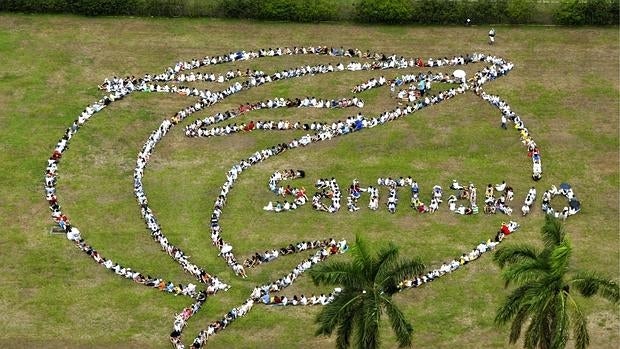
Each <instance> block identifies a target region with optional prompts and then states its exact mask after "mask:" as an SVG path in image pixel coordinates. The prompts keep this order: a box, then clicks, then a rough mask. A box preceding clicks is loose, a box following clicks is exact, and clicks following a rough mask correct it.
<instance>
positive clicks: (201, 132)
mask: <svg viewBox="0 0 620 349" xmlns="http://www.w3.org/2000/svg"><path fill="white" fill-rule="evenodd" d="M363 106H364V102H363V101H362V100H360V99H359V98H357V97H354V98H350V99H349V98H341V99H331V100H327V99H325V100H324V99H316V98H315V97H305V98H304V99H299V98H296V99H294V100H291V99H285V98H281V97H280V98H274V99H269V100H267V101H262V102H258V103H252V104H250V103H246V104H242V105H240V106H239V107H238V108H236V109H233V110H227V111H225V112H223V113H217V114H215V115H212V116H208V117H206V118H204V119H198V120H196V121H194V122H193V123H191V124H189V125H187V126H186V127H185V135H186V136H188V137H212V136H226V135H229V134H232V133H237V132H242V131H245V132H249V131H253V130H255V129H258V130H280V131H282V130H293V129H305V130H308V129H309V127H310V126H308V125H302V124H301V123H299V122H292V121H289V120H279V121H277V122H275V121H261V120H258V121H256V122H254V120H250V122H248V123H247V124H246V123H244V122H242V123H240V124H239V125H237V124H236V123H235V124H232V125H231V124H228V125H226V126H219V127H213V128H209V126H210V125H212V124H214V123H216V122H217V121H216V120H220V121H221V120H229V119H232V118H235V117H237V116H241V115H243V114H244V113H247V112H249V111H253V110H259V109H276V108H302V107H308V108H310V107H312V108H348V107H358V108H362V107H363Z"/></svg>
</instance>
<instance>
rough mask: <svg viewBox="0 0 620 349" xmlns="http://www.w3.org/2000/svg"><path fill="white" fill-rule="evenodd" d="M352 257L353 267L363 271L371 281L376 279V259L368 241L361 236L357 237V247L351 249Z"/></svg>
mask: <svg viewBox="0 0 620 349" xmlns="http://www.w3.org/2000/svg"><path fill="white" fill-rule="evenodd" d="M350 251H351V256H352V257H353V265H355V266H356V267H357V268H358V269H359V270H363V271H364V273H366V275H368V278H367V279H369V280H373V279H374V275H375V270H374V269H375V265H376V259H375V258H374V257H373V256H372V254H371V249H370V247H369V246H368V243H367V242H366V240H364V239H363V238H362V237H361V236H359V235H357V236H356V237H355V245H353V247H351V249H350Z"/></svg>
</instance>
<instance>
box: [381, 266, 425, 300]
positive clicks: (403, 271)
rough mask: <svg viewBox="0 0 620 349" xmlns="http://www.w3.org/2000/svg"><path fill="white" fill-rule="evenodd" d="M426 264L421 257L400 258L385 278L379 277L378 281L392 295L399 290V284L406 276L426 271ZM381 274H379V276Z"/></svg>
mask: <svg viewBox="0 0 620 349" xmlns="http://www.w3.org/2000/svg"><path fill="white" fill-rule="evenodd" d="M425 268H426V266H425V265H424V263H422V260H421V259H420V258H408V259H404V260H400V261H399V262H398V263H397V264H396V265H395V266H393V268H392V269H391V270H390V272H389V273H386V275H384V278H383V279H378V280H377V281H376V282H377V283H379V284H380V285H381V287H382V288H383V290H384V291H385V292H386V293H387V294H389V295H392V294H394V293H396V292H397V291H398V284H399V283H400V282H401V281H403V280H404V279H406V278H409V277H411V276H413V275H417V274H420V273H422V272H423V271H424V269H425ZM378 275H379V274H377V276H378Z"/></svg>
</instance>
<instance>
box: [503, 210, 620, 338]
mask: <svg viewBox="0 0 620 349" xmlns="http://www.w3.org/2000/svg"><path fill="white" fill-rule="evenodd" d="M541 234H542V240H543V243H544V248H543V249H542V250H539V249H537V248H535V247H532V246H530V245H526V244H522V245H509V246H505V247H501V248H499V249H498V250H497V252H496V253H495V255H494V257H493V259H494V260H495V262H496V263H497V264H498V265H499V266H500V268H502V269H503V272H502V277H503V278H504V281H505V282H506V286H508V284H510V283H516V284H517V285H518V287H517V288H516V289H515V290H514V291H513V292H512V293H511V294H510V296H508V297H507V298H506V300H505V302H504V303H503V304H502V305H501V306H500V308H499V310H498V311H497V316H496V318H495V321H496V322H497V323H499V324H505V323H507V322H510V321H512V326H511V330H510V343H516V342H517V340H518V339H519V336H520V334H521V329H522V328H523V327H524V326H525V324H526V323H528V322H529V325H527V329H526V331H525V339H524V342H523V346H524V347H525V348H528V349H535V348H540V349H563V348H565V347H566V345H567V343H568V340H569V337H572V338H573V340H574V341H575V347H576V348H577V349H585V348H586V347H587V346H588V345H589V344H590V335H589V333H588V328H587V318H586V316H585V315H584V309H583V308H582V307H581V306H580V305H579V304H578V303H577V302H576V300H575V297H574V296H575V295H576V294H580V295H581V296H583V297H591V296H594V295H597V294H598V295H599V296H601V297H604V298H606V299H607V300H609V301H611V302H612V303H614V304H617V303H618V301H620V290H619V288H618V284H616V283H615V282H614V281H612V280H609V279H607V278H605V277H603V276H600V275H598V274H597V273H594V272H590V271H574V270H572V268H571V266H570V262H571V259H570V257H571V254H572V250H573V248H572V246H571V243H570V241H569V239H568V238H567V237H566V232H565V231H564V226H563V224H562V222H561V221H560V220H559V219H557V218H553V217H552V216H550V215H547V216H545V224H544V225H543V227H542V229H541Z"/></svg>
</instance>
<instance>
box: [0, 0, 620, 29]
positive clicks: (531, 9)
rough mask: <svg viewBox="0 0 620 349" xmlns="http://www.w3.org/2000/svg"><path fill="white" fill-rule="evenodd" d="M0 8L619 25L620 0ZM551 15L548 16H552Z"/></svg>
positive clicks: (7, 0) (245, 0) (195, 1)
mask: <svg viewBox="0 0 620 349" xmlns="http://www.w3.org/2000/svg"><path fill="white" fill-rule="evenodd" d="M0 11H19V12H32V13H73V14H81V15H87V16H110V15H134V16H158V17H219V18H248V19H250V18H251V19H258V20H276V21H292V22H319V21H334V20H344V21H355V22H360V23H384V24H397V23H400V24H402V23H418V24H463V23H465V21H466V19H467V18H469V19H471V21H472V23H473V24H490V23H495V24H501V23H511V24H517V23H518V24H525V23H537V24H552V23H554V24H566V25H610V24H616V25H617V24H619V18H618V17H619V13H620V5H619V0H561V1H559V2H558V3H543V2H539V1H537V0H476V1H471V0H461V1H449V0H359V1H351V0H338V1H331V0H260V1H259V0H188V1H184V0H79V1H78V0H4V1H2V2H0ZM548 14H550V15H548Z"/></svg>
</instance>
